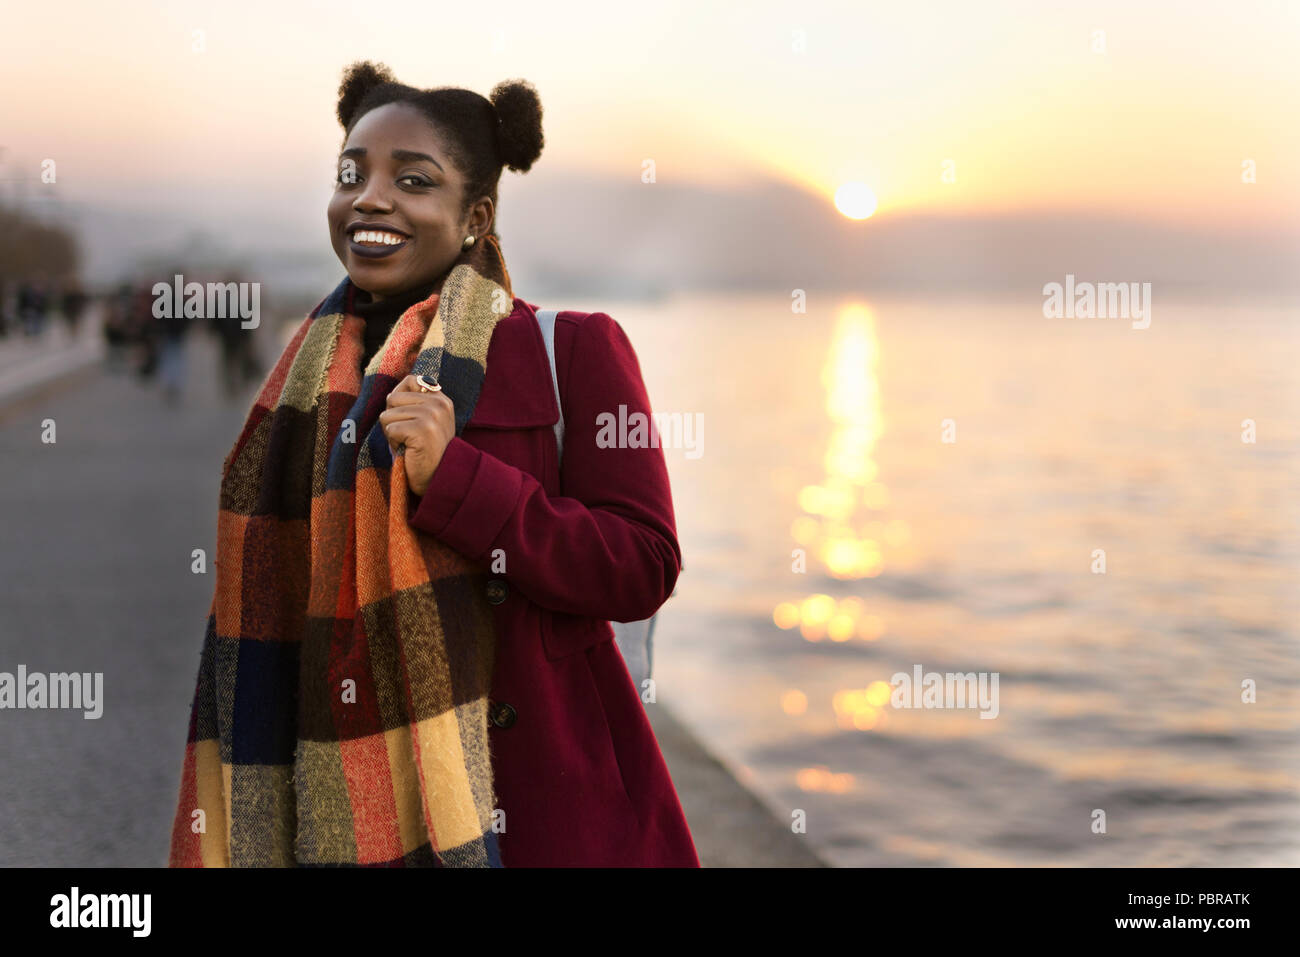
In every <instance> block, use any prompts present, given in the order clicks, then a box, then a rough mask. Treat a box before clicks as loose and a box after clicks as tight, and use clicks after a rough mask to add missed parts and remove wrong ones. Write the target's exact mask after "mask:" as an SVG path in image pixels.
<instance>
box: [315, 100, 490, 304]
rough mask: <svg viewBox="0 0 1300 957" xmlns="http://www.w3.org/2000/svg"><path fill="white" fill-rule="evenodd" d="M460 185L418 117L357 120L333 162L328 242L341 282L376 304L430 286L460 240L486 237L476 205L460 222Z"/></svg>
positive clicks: (397, 112) (379, 113) (408, 112)
mask: <svg viewBox="0 0 1300 957" xmlns="http://www.w3.org/2000/svg"><path fill="white" fill-rule="evenodd" d="M464 187H465V177H464V176H463V175H462V174H461V172H460V170H459V169H457V168H456V166H455V164H454V163H452V161H451V159H450V157H448V156H447V154H446V151H445V150H444V149H443V148H442V143H441V141H440V138H439V137H438V135H437V133H435V132H434V130H433V127H432V126H431V125H430V123H429V121H428V120H427V119H425V117H424V116H423V114H421V113H420V112H419V111H418V110H416V109H414V108H413V107H410V106H406V105H404V104H401V103H389V104H387V105H385V106H381V107H377V108H375V109H373V110H371V111H370V112H369V113H367V114H366V115H365V116H363V117H361V119H360V120H358V121H357V124H356V125H355V126H354V127H353V128H352V132H351V133H350V134H349V135H348V139H347V142H346V143H345V144H344V145H343V151H342V152H341V153H340V154H339V163H338V178H337V181H336V183H335V186H334V195H333V196H332V197H331V198H330V202H329V226H330V241H331V242H332V243H333V245H334V253H335V255H337V256H338V257H339V262H341V263H342V264H343V266H344V268H345V269H347V271H348V276H349V277H350V278H351V279H352V282H353V283H355V284H356V285H357V286H359V287H360V288H362V289H364V290H366V292H368V293H370V294H371V295H372V296H374V297H375V298H376V299H382V298H384V297H387V296H393V295H396V294H397V293H401V292H404V291H406V290H408V289H412V288H414V287H416V286H420V285H425V284H427V283H431V282H433V281H434V280H435V279H437V278H438V277H440V276H441V275H443V274H444V273H446V272H447V270H449V269H450V268H451V267H452V264H453V263H454V262H455V260H456V258H457V257H458V256H459V255H460V253H461V249H462V245H461V244H462V243H463V242H464V241H465V237H466V236H468V235H470V234H471V233H472V234H473V235H474V236H475V237H477V238H478V241H481V240H482V237H483V236H484V235H485V234H486V233H487V232H488V230H490V229H491V223H492V201H491V200H490V199H487V198H486V197H484V198H483V199H481V200H480V201H479V202H478V203H476V204H475V205H474V206H473V207H471V209H470V210H469V212H468V214H467V215H466V216H465V217H464V218H462V217H461V197H462V195H463V190H464Z"/></svg>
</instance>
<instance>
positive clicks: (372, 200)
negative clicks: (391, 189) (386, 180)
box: [352, 178, 392, 212]
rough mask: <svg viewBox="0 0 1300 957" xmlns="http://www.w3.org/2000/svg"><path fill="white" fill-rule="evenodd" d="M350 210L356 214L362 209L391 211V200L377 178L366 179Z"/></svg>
mask: <svg viewBox="0 0 1300 957" xmlns="http://www.w3.org/2000/svg"><path fill="white" fill-rule="evenodd" d="M352 208H353V209H355V210H356V211H357V212H361V211H362V210H363V209H392V200H391V199H390V198H389V196H388V190H387V188H386V187H385V186H384V184H383V183H382V182H381V181H379V179H378V178H374V179H368V180H366V182H365V184H364V185H363V186H362V189H361V192H360V193H359V194H358V195H357V198H356V200H355V201H354V202H353V203H352Z"/></svg>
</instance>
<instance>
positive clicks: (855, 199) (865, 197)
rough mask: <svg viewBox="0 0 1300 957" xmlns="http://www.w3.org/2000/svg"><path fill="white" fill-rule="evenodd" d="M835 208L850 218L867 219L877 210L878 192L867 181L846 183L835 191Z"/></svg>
mask: <svg viewBox="0 0 1300 957" xmlns="http://www.w3.org/2000/svg"><path fill="white" fill-rule="evenodd" d="M835 208H836V209H838V210H839V211H840V212H841V213H843V214H844V215H845V216H847V217H848V218H849V219H866V218H868V217H869V216H870V215H871V214H872V213H874V212H875V211H876V194H875V193H873V192H872V191H871V187H870V186H868V185H867V184H866V183H858V182H848V183H844V184H843V185H842V186H840V188H839V189H837V190H836V191H835Z"/></svg>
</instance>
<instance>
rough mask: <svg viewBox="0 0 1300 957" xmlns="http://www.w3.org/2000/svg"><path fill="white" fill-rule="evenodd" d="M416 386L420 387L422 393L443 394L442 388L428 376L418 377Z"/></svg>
mask: <svg viewBox="0 0 1300 957" xmlns="http://www.w3.org/2000/svg"><path fill="white" fill-rule="evenodd" d="M415 384H416V385H418V386H419V387H420V391H421V392H441V391H442V386H440V385H438V383H437V382H435V381H434V380H433V379H431V378H430V377H429V376H427V375H418V376H416V377H415Z"/></svg>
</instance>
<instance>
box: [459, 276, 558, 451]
mask: <svg viewBox="0 0 1300 957" xmlns="http://www.w3.org/2000/svg"><path fill="white" fill-rule="evenodd" d="M559 419H560V409H559V407H558V406H557V405H556V403H555V390H554V389H552V388H551V364H550V360H548V359H547V357H546V343H545V342H543V341H542V330H541V329H540V328H539V327H538V325H537V308H536V307H535V306H534V305H533V304H532V303H529V302H525V301H524V300H522V299H520V298H519V297H517V296H516V297H515V299H514V309H513V310H512V311H511V313H510V315H508V316H506V317H505V318H503V319H500V320H498V322H497V324H496V326H495V327H494V328H493V330H492V339H491V341H490V342H489V343H488V353H487V375H485V376H484V377H483V386H482V391H481V392H480V393H479V397H478V404H477V405H475V406H474V414H473V415H471V416H470V418H469V422H468V423H467V424H466V426H465V427H466V428H471V427H473V428H480V429H527V428H537V427H538V426H543V425H554V424H555V423H556V422H558V421H559Z"/></svg>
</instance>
